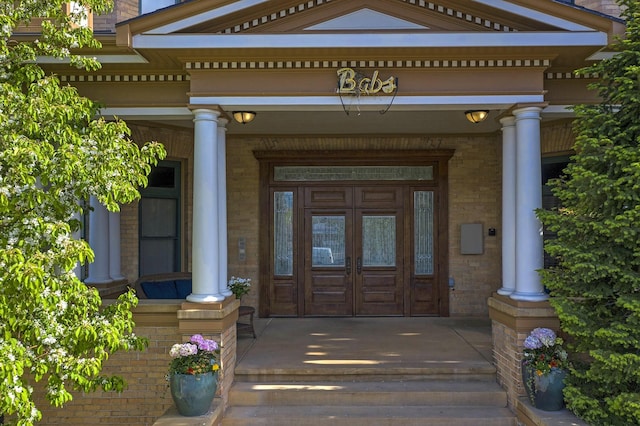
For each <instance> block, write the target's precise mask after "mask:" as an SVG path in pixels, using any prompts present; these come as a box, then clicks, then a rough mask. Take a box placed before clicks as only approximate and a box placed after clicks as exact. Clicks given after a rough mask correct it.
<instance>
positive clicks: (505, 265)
mask: <svg viewBox="0 0 640 426" xmlns="http://www.w3.org/2000/svg"><path fill="white" fill-rule="evenodd" d="M500 123H502V288H500V289H499V290H498V294H502V295H509V294H511V293H513V292H514V291H515V289H516V126H515V123H516V119H515V117H513V116H509V117H504V118H503V119H501V120H500Z"/></svg>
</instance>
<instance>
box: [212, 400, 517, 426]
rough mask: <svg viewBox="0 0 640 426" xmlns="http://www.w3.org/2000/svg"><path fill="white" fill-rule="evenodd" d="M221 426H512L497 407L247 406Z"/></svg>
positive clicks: (509, 416) (508, 416) (236, 409)
mask: <svg viewBox="0 0 640 426" xmlns="http://www.w3.org/2000/svg"><path fill="white" fill-rule="evenodd" d="M222 425H223V426H253V425H267V426H271V425H272V426H307V425H313V426H324V425H327V426H343V425H344V426H398V425H402V426H424V425H430V426H516V419H515V416H514V415H513V413H512V412H511V411H510V410H509V409H507V408H500V407H474V406H467V407H450V406H428V407H419V406H380V405H373V404H372V405H361V406H331V405H329V406H325V405H314V406H283V405H276V406H251V407H231V408H230V409H229V410H228V411H227V413H226V414H225V417H224V419H223V422H222Z"/></svg>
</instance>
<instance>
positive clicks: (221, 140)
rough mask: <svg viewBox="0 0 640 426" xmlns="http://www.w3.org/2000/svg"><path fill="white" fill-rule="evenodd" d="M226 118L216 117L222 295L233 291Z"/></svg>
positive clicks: (220, 281)
mask: <svg viewBox="0 0 640 426" xmlns="http://www.w3.org/2000/svg"><path fill="white" fill-rule="evenodd" d="M227 123H228V121H227V119H225V118H219V119H218V241H219V245H218V259H219V260H220V280H219V281H218V282H219V283H220V292H221V293H222V294H223V295H224V296H231V295H232V294H233V293H232V292H231V290H229V289H228V288H227V283H228V282H229V279H228V277H227V264H228V259H229V256H228V250H229V248H228V247H229V246H228V244H227V127H226V126H227Z"/></svg>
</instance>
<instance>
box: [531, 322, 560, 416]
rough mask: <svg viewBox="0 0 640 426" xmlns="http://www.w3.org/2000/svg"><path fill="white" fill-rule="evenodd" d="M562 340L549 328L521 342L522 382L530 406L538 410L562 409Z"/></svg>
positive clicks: (539, 330) (534, 331) (532, 332)
mask: <svg viewBox="0 0 640 426" xmlns="http://www.w3.org/2000/svg"><path fill="white" fill-rule="evenodd" d="M562 344H563V340H562V339H561V338H560V337H558V336H556V333H555V332H554V331H553V330H551V329H549V328H535V329H534V330H533V331H531V333H530V334H529V336H527V338H526V339H525V340H524V352H523V359H522V381H523V383H524V386H525V389H526V391H527V395H528V396H529V399H530V400H531V403H532V404H533V405H534V406H535V407H536V408H540V409H541V410H545V411H557V410H560V409H562V408H563V407H564V396H563V394H562V391H563V389H564V378H565V376H566V374H567V367H568V366H569V362H568V361H567V352H566V351H565V350H564V349H563V348H562Z"/></svg>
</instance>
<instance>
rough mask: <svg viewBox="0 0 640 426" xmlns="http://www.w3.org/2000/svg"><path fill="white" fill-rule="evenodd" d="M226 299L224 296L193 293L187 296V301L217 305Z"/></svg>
mask: <svg viewBox="0 0 640 426" xmlns="http://www.w3.org/2000/svg"><path fill="white" fill-rule="evenodd" d="M224 299H225V296H224V295H223V294H219V293H218V294H195V293H191V294H190V295H188V296H187V301H189V302H194V303H217V302H222V301H223V300H224Z"/></svg>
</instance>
